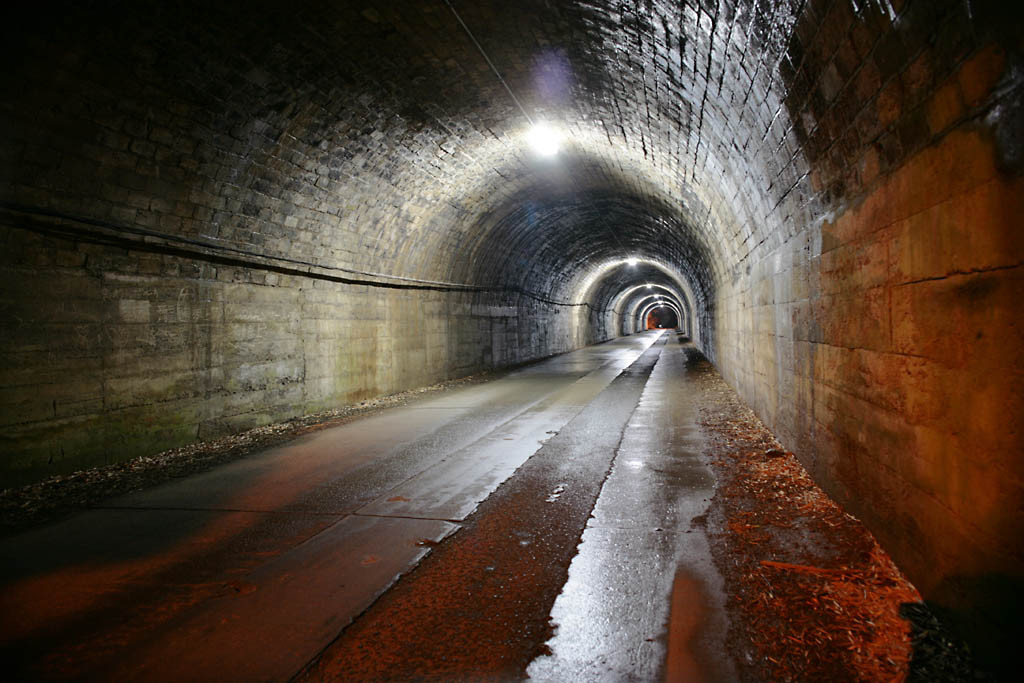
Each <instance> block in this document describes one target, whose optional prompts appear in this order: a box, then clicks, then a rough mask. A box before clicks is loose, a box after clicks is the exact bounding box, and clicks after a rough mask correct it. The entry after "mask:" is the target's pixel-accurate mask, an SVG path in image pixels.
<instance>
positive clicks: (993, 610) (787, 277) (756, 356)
mask: <svg viewBox="0 0 1024 683" xmlns="http://www.w3.org/2000/svg"><path fill="white" fill-rule="evenodd" d="M929 57H930V55H929V53H928V52H927V50H926V51H925V52H924V53H922V54H920V55H919V56H918V57H917V60H916V61H915V62H914V63H913V64H912V67H913V68H916V69H917V70H918V73H916V74H911V75H910V77H909V79H908V77H907V74H906V72H903V73H902V74H893V75H891V77H890V80H889V81H888V82H882V83H879V93H878V94H877V95H876V96H875V97H874V98H873V99H871V100H870V102H869V103H868V105H867V106H866V107H865V111H866V112H867V115H869V116H872V117H877V119H878V120H880V121H881V123H880V124H878V125H880V127H881V131H882V132H881V134H880V135H879V136H878V137H876V138H875V139H874V141H873V142H871V143H870V144H867V145H864V146H863V147H858V148H856V149H855V150H853V152H852V153H851V158H849V159H847V163H848V166H846V169H847V170H846V171H845V174H846V177H845V180H844V182H845V183H846V184H845V185H844V187H843V189H844V192H845V194H844V196H843V197H842V202H841V203H839V204H838V207H837V208H836V210H835V211H834V213H830V214H826V215H822V216H821V217H820V219H819V221H818V223H817V224H815V225H810V226H806V227H805V229H803V230H802V231H800V232H798V233H797V234H796V235H795V236H794V237H793V238H792V239H790V240H789V241H788V242H787V243H786V244H783V245H782V246H781V247H779V248H777V249H774V250H772V251H768V252H765V253H762V254H759V255H758V256H759V258H758V259H757V260H756V262H755V263H754V264H753V266H752V269H751V274H750V278H749V279H742V280H739V281H738V282H735V283H733V284H732V286H729V287H727V288H726V291H724V292H723V296H722V300H721V302H720V304H719V311H718V317H717V325H718V334H719V338H720V339H721V340H722V342H721V345H720V350H719V354H718V355H719V359H720V367H721V368H722V370H723V372H724V374H725V376H726V377H727V378H728V380H729V381H730V382H731V383H732V384H733V385H734V386H736V387H737V388H738V389H739V390H740V393H741V394H742V395H743V396H744V397H745V398H746V399H747V401H748V402H749V403H750V404H751V405H752V406H753V407H754V409H755V410H756V411H757V413H758V414H759V415H760V416H761V417H762V418H763V419H764V420H765V422H766V423H767V424H768V425H770V427H771V428H772V429H773V430H774V431H775V432H776V433H777V434H778V435H779V438H780V439H781V440H782V441H783V442H784V443H785V444H786V445H787V446H788V447H790V448H792V449H793V450H794V451H795V452H796V453H797V455H798V456H799V457H800V459H801V460H802V461H803V462H804V464H805V465H807V467H808V469H809V470H810V471H811V473H812V475H813V476H814V477H815V479H816V480H817V481H818V482H819V483H821V484H822V486H824V487H825V489H826V490H827V491H829V493H831V494H832V495H833V496H834V497H835V498H836V499H837V500H839V501H840V502H841V503H842V504H843V506H844V507H845V508H846V509H848V510H850V511H851V512H852V513H854V514H855V515H857V516H858V517H860V518H861V519H862V520H864V522H865V524H867V526H868V527H869V528H871V529H872V531H874V533H875V534H876V536H877V537H878V538H879V541H880V542H881V543H882V545H883V546H884V547H885V548H886V549H887V550H888V551H889V552H890V553H891V554H892V556H893V557H894V558H895V559H896V561H897V562H898V564H899V565H900V567H901V568H902V569H903V570H904V571H905V572H906V573H907V574H908V575H909V576H910V577H911V578H912V579H913V580H914V582H915V583H916V585H917V586H918V587H919V589H920V590H921V591H922V593H923V594H924V595H925V596H926V598H928V599H929V600H930V601H932V602H933V603H934V604H935V605H936V606H937V607H939V608H940V609H942V610H946V611H948V612H949V613H950V614H952V615H953V616H954V619H955V623H957V624H958V625H959V627H960V629H961V631H962V633H963V634H965V635H967V636H970V637H972V640H973V641H974V646H975V648H976V649H977V650H979V651H980V654H982V655H983V656H984V657H985V658H986V659H987V660H988V661H989V662H990V663H993V662H1000V661H1001V662H1002V664H994V665H995V666H997V667H998V666H1007V667H1009V666H1011V663H1010V661H1009V659H1008V658H1007V652H1008V651H1007V649H1006V647H1007V644H1008V643H1009V642H1012V640H1013V638H1015V637H1016V636H1015V635H1013V634H1019V630H1020V617H1019V615H1020V611H1021V608H1022V604H1021V597H1020V596H1021V592H1020V586H1021V580H1022V577H1024V546H1022V545H1021V544H1020V543H1019V539H1022V538H1024V513H1022V507H1021V506H1022V503H1024V499H1022V490H1024V457H1022V454H1024V390H1022V384H1021V381H1022V379H1024V376H1022V369H1024V327H1022V324H1021V321H1022V320H1024V270H1022V264H1024V230H1022V227H1021V226H1022V223H1021V216H1022V215H1024V179H1022V176H1021V168H1022V167H1021V156H1020V154H1021V151H1020V150H1021V147H1020V139H1021V138H1020V135H1021V133H1020V131H1021V130H1022V129H1024V128H1022V127H1021V115H1020V112H1019V102H1020V97H1021V84H1020V80H1019V79H1020V77H1019V75H1018V74H1019V71H1017V70H1019V69H1020V66H1021V63H1020V61H1019V60H1020V55H1019V53H1018V54H1017V55H1016V56H1013V57H1008V56H1007V54H1006V51H1005V49H1004V47H1003V46H1002V45H1000V44H998V43H989V44H987V45H985V46H984V47H982V48H981V49H979V50H977V51H975V52H973V53H971V54H970V55H969V56H968V57H967V58H966V59H964V61H962V62H960V63H958V64H957V65H956V67H955V68H953V69H950V70H949V71H948V72H946V73H942V72H940V73H939V74H934V73H932V74H926V73H922V71H927V69H929V68H931V67H932V65H934V64H935V63H936V62H935V60H934V58H932V59H929ZM1011 60H1016V61H1011ZM922 64H923V65H924V66H922ZM893 93H895V94H893ZM1015 108H1016V113H1013V112H1014V111H1015ZM908 131H909V132H908ZM893 135H895V136H902V137H900V138H899V141H898V142H896V141H893V140H890V139H889V138H890V137H891V136H893ZM893 144H895V145H898V150H899V152H897V153H896V154H890V155H889V157H888V158H886V152H885V147H886V145H893ZM826 168H827V167H826ZM843 173H844V172H843V171H842V170H837V171H836V174H837V175H840V174H843ZM829 181H830V178H829V177H828V171H827V170H825V171H824V172H823V173H821V174H820V175H819V176H818V182H820V183H822V184H825V183H827V182H829ZM823 189H824V188H823ZM1012 539H1017V540H1016V541H1015V540H1012ZM978 634H986V635H985V636H984V637H981V638H978V637H976V636H977V635H978ZM1007 670H1009V669H1007Z"/></svg>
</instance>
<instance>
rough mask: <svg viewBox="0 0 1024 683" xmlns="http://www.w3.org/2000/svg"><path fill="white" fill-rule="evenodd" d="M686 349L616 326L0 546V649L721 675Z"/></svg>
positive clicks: (193, 665)
mask: <svg viewBox="0 0 1024 683" xmlns="http://www.w3.org/2000/svg"><path fill="white" fill-rule="evenodd" d="M686 358H687V356H686V349H685V348H684V346H682V345H681V344H680V343H679V341H678V340H677V339H676V338H675V337H674V335H663V334H662V333H661V332H652V333H645V334H642V335H635V336H632V337H627V338H622V339H618V340H615V341H613V342H608V343H605V344H601V345H597V346H593V347H588V348H586V349H581V350H579V351H576V352H573V353H569V354H564V355H562V356H558V357H555V358H552V359H549V360H547V361H544V362H542V363H538V364H535V365H532V366H530V367H528V368H524V369H521V370H519V371H516V372H513V373H510V374H509V375H507V376H505V377H503V378H501V379H499V380H496V381H493V382H490V383H487V384H483V385H477V386H472V387H463V388H459V389H456V390H453V391H451V392H448V393H445V394H444V395H441V396H438V397H433V398H428V399H425V400H421V401H417V402H415V403H413V404H411V405H408V406H404V407H400V408H392V409H388V410H385V411H382V412H380V413H378V414H375V415H372V416H368V417H364V418H361V419H357V420H354V421H353V422H350V423H348V424H344V425H340V426H337V427H331V428H329V429H324V430H322V431H319V432H316V433H313V434H309V435H306V436H303V437H300V438H298V439H296V440H295V441H293V442H291V443H289V444H287V445H285V446H282V447H277V448H272V449H268V450H267V451H264V452H261V453H257V454H254V455H252V456H249V457H247V458H245V459H243V460H240V461H237V462H234V463H231V464H228V465H224V466H221V467H218V468H216V469H214V470H211V471H209V472H206V473H203V474H200V475H196V476H192V477H188V478H185V479H182V480H179V481H175V482H171V483H169V484H166V485H163V486H160V487H157V488H154V489H150V490H148V491H144V492H140V493H136V494H132V495H129V496H124V497H122V498H119V499H114V500H112V501H108V502H107V503H106V504H104V506H103V507H102V508H98V509H93V510H90V511H88V512H85V513H82V514H79V515H76V516H74V517H71V518H69V519H67V520H64V521H62V522H58V523H56V524H52V525H49V526H46V527H42V528H39V529H36V530H32V531H29V532H26V533H23V534H20V535H18V536H13V537H10V538H6V539H3V540H0V561H2V564H0V582H2V585H0V611H2V613H3V615H4V619H3V622H2V625H0V647H2V655H3V659H4V667H5V668H6V669H7V670H8V671H13V672H14V673H16V675H17V677H19V678H21V679H27V680H62V679H63V680H67V679H76V680H150V681H161V680H268V681H283V680H289V679H291V678H293V677H295V676H296V675H300V676H301V677H303V678H305V679H308V680H319V679H325V678H339V679H341V678H344V679H345V680H358V679H368V680H381V679H388V678H396V677H397V678H403V677H408V676H411V675H419V676H423V677H424V678H428V679H438V680H440V679H451V678H467V677H468V678H472V677H487V678H492V679H496V678H497V679H506V678H513V679H514V678H521V677H523V676H524V675H525V671H526V668H527V666H529V667H530V668H529V674H530V675H531V676H532V677H533V678H536V679H538V680H566V679H570V678H572V679H581V678H582V679H601V678H607V679H616V680H622V679H634V680H658V679H661V678H664V677H668V678H673V677H677V676H692V675H695V674H694V672H697V674H699V676H701V677H702V678H703V679H707V680H716V679H724V678H728V675H729V671H728V670H727V669H723V668H722V665H720V664H714V662H718V661H719V660H721V659H722V657H721V654H722V653H721V652H720V651H719V648H720V646H719V645H718V643H719V642H720V636H721V633H722V632H723V631H724V624H723V623H722V621H721V619H722V618H721V616H720V603H721V599H720V590H721V587H720V581H719V580H718V579H717V577H716V575H715V573H714V569H713V567H712V565H711V564H710V559H709V557H710V556H709V554H708V553H707V549H706V541H704V540H703V536H702V532H701V528H700V524H699V523H695V520H696V521H697V522H699V517H700V515H701V514H702V512H703V510H704V509H705V508H706V505H707V499H708V498H710V487H711V486H712V481H711V479H710V475H709V471H708V470H707V468H706V466H705V465H704V464H703V463H701V462H700V460H699V457H698V456H697V454H696V453H697V449H696V448H695V447H694V439H698V438H699V437H698V435H697V432H696V428H695V427H694V425H693V414H692V413H693V410H692V406H690V405H689V404H688V403H687V401H686V390H685V384H684V381H685V368H686ZM592 514H593V516H591V515H592ZM581 536H582V543H580V541H581ZM577 546H579V552H578V554H577ZM574 558H575V559H574ZM570 563H571V564H570ZM400 577H402V578H401V580H400V581H398V579H399V578H400ZM567 579H568V581H567ZM396 581H398V582H397V584H396ZM389 589H390V590H389ZM698 613H699V614H700V615H702V616H701V618H700V619H694V618H693V615H694V614H698ZM549 615H550V616H551V618H552V619H553V621H554V622H555V623H556V624H557V625H558V628H557V631H555V635H554V637H553V638H552V639H551V640H550V642H549V643H548V644H547V645H545V641H547V640H549V638H550V637H551V635H552V633H551V629H550V625H549V622H548V617H549ZM549 653H550V654H549ZM538 655H541V656H539V657H538ZM531 661H532V662H533V663H532V664H531ZM680 672H682V673H680ZM691 680H699V679H691Z"/></svg>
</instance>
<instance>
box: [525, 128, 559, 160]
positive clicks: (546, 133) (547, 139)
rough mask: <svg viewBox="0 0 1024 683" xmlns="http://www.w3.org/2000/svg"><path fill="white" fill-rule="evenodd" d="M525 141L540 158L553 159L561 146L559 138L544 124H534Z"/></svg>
mask: <svg viewBox="0 0 1024 683" xmlns="http://www.w3.org/2000/svg"><path fill="white" fill-rule="evenodd" d="M526 139H527V141H528V142H529V143H530V147H532V148H533V151H534V152H536V153H537V154H539V155H540V156H542V157H553V156H555V155H556V154H558V149H559V146H560V144H561V137H560V136H559V135H558V133H556V132H555V131H554V129H552V128H551V126H549V125H548V124H546V123H544V122H538V123H535V124H534V125H533V128H531V129H530V132H529V133H527V135H526Z"/></svg>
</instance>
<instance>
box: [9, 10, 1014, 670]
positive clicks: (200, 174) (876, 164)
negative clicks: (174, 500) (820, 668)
mask: <svg viewBox="0 0 1024 683" xmlns="http://www.w3.org/2000/svg"><path fill="white" fill-rule="evenodd" d="M385 4H386V7H375V8H368V7H367V6H365V5H364V4H362V3H344V2H319V1H313V0H309V1H302V2H298V3H279V2H270V1H269V0H253V1H251V2H247V3H245V4H244V7H242V6H241V5H240V4H239V3H234V2H219V3H212V4H211V3H199V2H194V1H191V0H185V1H183V2H178V3H170V2H167V3H140V4H138V6H133V5H119V4H113V3H111V4H109V5H108V4H105V3H92V4H89V5H88V6H87V7H86V6H83V5H82V3H64V2H42V3H36V4H35V5H33V9H28V10H25V11H26V13H27V14H26V16H25V17H23V18H22V19H21V20H20V21H9V22H5V26H4V27H3V29H2V30H3V31H4V36H3V38H4V40H3V41H0V42H2V45H0V50H3V57H4V63H5V64H7V65H11V68H7V69H4V70H3V73H2V74H0V88H2V95H3V96H2V98H0V136H2V140H0V142H2V144H0V199H2V201H3V205H2V206H0V226H2V227H0V240H2V245H3V246H2V251H3V253H2V255H0V273H2V282H3V287H2V289H0V307H2V308H0V311H2V314H3V321H4V322H3V329H2V335H0V349H2V353H3V356H4V359H5V362H4V364H3V368H2V369H0V406H2V419H3V424H4V433H3V436H2V441H0V442H2V443H3V449H4V455H3V459H2V462H0V473H2V475H0V476H2V477H3V479H2V481H3V482H4V483H7V484H10V483H18V482H23V481H29V480H32V479H37V478H39V477H42V476H46V475H47V474H52V473H57V472H64V471H68V470H71V469H75V468H79V467H82V466H87V465H91V464H97V463H104V462H113V461H116V460H121V459H124V458H128V457H132V456H134V455H140V454H144V453H148V452H152V451H155V450H160V449H162V448H166V447H170V446H175V445H179V444H182V443H186V442H188V441H191V440H194V439H197V438H200V439H201V438H207V437H211V436H216V435H220V434H225V433H230V432H233V431H237V430H240V429H244V428H246V427H249V426H252V425H257V424H262V423H265V422H269V421H273V420H280V419H284V418H287V417H290V416H294V415H299V414H302V413H308V412H311V411H315V410H319V409H322V408H327V407H332V406H337V405H340V404H346V403H351V402H354V401H359V400H361V399H363V398H366V397H370V396H376V395H380V394H384V393H389V392H393V391H399V390H402V389H407V388H411V387H415V386H421V385H424V384H429V383H432V382H435V381H438V380H442V379H446V378H451V377H457V376H460V375H465V374H469V373H473V372H477V371H479V370H483V369H486V368H491V367H495V366H501V365H506V364H509V363H515V362H519V361H523V360H528V359H532V358H538V357H542V356H545V355H549V354H552V353H558V352H561V351H565V350H569V349H571V348H575V347H577V346H579V345H582V344H586V343H591V342H595V341H600V340H602V339H606V338H608V337H610V336H614V335H616V334H620V333H628V332H630V331H632V329H633V326H634V325H635V324H636V321H635V320H633V319H632V317H631V316H632V315H633V313H632V311H633V308H634V307H635V306H636V305H637V304H638V303H639V302H640V301H642V296H643V293H642V292H640V293H635V294H631V295H628V296H624V295H623V293H624V292H625V291H627V290H628V289H629V288H631V287H635V286H636V285H638V284H643V283H646V282H655V283H657V284H662V285H665V286H667V287H672V288H676V289H677V290H679V291H680V295H681V297H682V298H684V299H685V301H680V304H681V305H682V307H683V308H685V309H686V310H687V311H688V314H687V315H690V316H692V325H693V329H692V333H693V336H694V338H695V339H696V340H697V341H698V343H699V344H700V345H701V346H702V348H703V349H704V350H705V352H706V353H707V355H708V356H709V357H710V358H712V359H713V360H714V361H715V362H716V363H717V365H718V366H719V367H720V369H721V370H722V372H723V374H724V376H725V377H726V378H727V379H728V380H729V381H730V382H731V383H732V384H733V385H734V386H735V387H737V389H738V390H739V391H740V392H741V394H742V395H743V396H744V397H745V398H746V399H747V400H748V401H749V402H750V404H751V405H752V406H753V407H754V408H755V409H756V410H757V412H758V414H759V415H761V417H762V418H763V419H764V420H765V421H766V422H767V423H768V424H769V425H770V426H771V427H772V428H773V429H774V430H775V431H776V432H777V433H778V434H779V436H780V438H782V439H783V441H784V442H785V443H787V445H788V446H789V447H791V448H792V449H793V450H794V451H795V452H796V453H797V454H798V456H799V457H800V458H801V459H802V461H803V462H804V463H805V464H806V465H807V466H808V467H809V469H810V470H811V471H812V472H813V473H814V475H815V476H816V477H817V479H818V480H819V482H820V483H821V484H822V485H824V486H825V488H826V489H827V490H829V491H830V492H831V493H832V494H833V495H834V496H835V497H836V498H837V499H839V500H840V501H842V502H843V504H844V505H845V506H846V507H847V508H848V509H850V510H851V511H852V512H854V513H855V514H857V515H858V516H860V517H861V518H862V519H864V521H865V522H866V523H867V524H868V525H869V526H870V527H871V528H872V529H873V530H874V531H875V533H876V534H877V535H878V536H879V538H880V540H881V541H882V543H883V544H884V545H885V546H886V548H887V549H888V550H889V551H890V552H891V553H892V554H893V556H894V557H895V558H896V559H897V561H898V562H899V563H900V565H901V566H902V567H903V568H904V569H905V570H906V571H907V572H908V573H909V574H910V576H911V577H912V579H913V580H914V581H915V582H916V583H917V584H918V585H919V587H921V588H922V590H923V591H924V592H925V594H926V595H927V596H928V597H929V598H930V599H932V600H934V601H935V602H936V603H937V604H938V605H940V606H942V607H946V608H948V609H949V610H951V613H952V614H954V615H955V618H956V619H957V621H958V623H960V624H961V625H962V626H963V627H964V628H965V630H967V631H976V632H983V633H988V634H999V633H1004V634H1005V633H1008V632H1009V628H1008V626H1007V625H1006V623H1003V622H1004V621H1005V619H1006V618H1007V615H1008V614H1016V613H1018V612H1019V608H1020V605H1019V602H1017V603H1014V602H1013V601H1012V600H1008V599H1007V596H1012V595H1014V594H1019V593H1020V590H1019V587H1020V584H1021V577H1022V576H1024V568H1022V567H1024V559H1022V557H1021V551H1020V543H1019V541H1018V539H1019V538H1021V537H1024V521H1022V517H1024V516H1022V513H1021V502H1022V482H1021V479H1022V474H1024V473H1022V462H1024V461H1022V458H1021V453H1022V452H1024V443H1022V436H1021V418H1022V415H1024V398H1022V393H1021V391H1020V389H1019V383H1020V379H1021V378H1020V368H1021V367H1024V364H1022V362H1021V361H1022V358H1021V349H1024V344H1022V341H1024V340H1022V339H1021V330H1020V326H1019V323H1018V322H1017V321H1018V320H1019V319H1021V318H1022V316H1021V313H1022V306H1021V303H1020V302H1021V301H1022V300H1024V296H1022V294H1024V292H1022V284H1021V282H1022V279H1021V263H1022V260H1024V259H1022V253H1024V240H1022V235H1024V231H1021V229H1020V216H1021V215H1022V212H1021V209H1022V208H1024V207H1022V206H1021V197H1022V196H1024V192H1022V190H1024V188H1022V183H1021V149H1024V145H1022V140H1021V133H1020V131H1021V130H1024V124H1022V121H1021V112H1022V110H1024V107H1022V106H1021V97H1022V84H1021V83H1022V77H1021V73H1022V69H1024V64H1022V60H1021V53H1022V49H1021V38H1020V36H1021V35H1024V32H1022V31H1021V30H1020V29H1021V21H1020V17H1019V15H1017V14H1014V12H1015V10H1013V9H1011V8H1010V7H1009V6H1008V5H1007V4H1006V3H999V2H990V1H980V2H979V1H974V0H972V2H970V3H965V2H962V1H960V0H937V1H934V2H903V1H897V0H806V1H803V0H792V1H787V2H751V1H748V0H712V1H710V2H693V1H692V0H687V1H680V2H674V3H660V2H653V1H651V0H639V1H637V2H625V3H622V2H615V3H611V2H605V1H604V0H593V1H591V2H576V1H571V0H566V1H565V2H542V1H541V0H524V1H523V2H515V3H491V2H474V3H468V2H467V3H454V4H455V6H456V7H457V8H458V10H459V12H460V13H461V15H462V17H463V19H464V20H465V21H466V23H467V25H469V26H470V27H471V28H472V30H473V31H474V33H475V34H476V35H477V38H478V39H479V40H480V42H481V44H483V45H484V46H485V49H486V50H487V51H488V55H489V56H490V57H491V59H492V60H493V61H494V63H495V64H496V65H497V66H498V68H499V69H500V71H501V73H502V76H503V78H504V79H505V80H506V81H507V82H508V84H509V85H510V87H511V88H512V89H513V91H514V92H516V93H517V96H518V97H519V99H520V101H521V102H522V104H523V107H524V108H525V109H526V111H527V112H528V113H529V114H530V115H531V117H533V118H534V119H543V120H546V121H548V122H550V123H551V124H552V125H553V126H554V127H555V128H556V129H557V130H559V131H561V133H562V134H563V136H564V141H563V142H564V144H563V150H562V152H561V153H560V154H559V155H558V156H557V157H555V158H554V159H541V158H538V157H537V156H536V155H535V154H533V153H532V152H531V151H530V150H529V147H528V146H527V145H526V144H525V142H524V136H525V132H526V130H527V127H528V125H527V121H526V119H525V117H524V115H523V113H522V112H521V111H520V110H519V109H518V108H517V107H516V105H515V103H513V102H512V100H511V98H509V96H508V94H507V92H505V90H504V88H503V86H502V85H501V83H500V82H499V81H498V79H497V78H496V77H495V75H494V74H493V73H492V72H491V70H490V68H489V67H488V66H487V64H486V63H485V62H484V61H483V59H482V58H481V56H480V54H479V53H478V52H477V51H476V49H475V47H474V46H473V44H472V43H471V42H470V41H469V40H468V39H467V37H466V36H465V35H464V34H463V33H462V31H461V29H460V28H459V26H458V24H457V22H455V20H454V18H453V16H452V15H451V12H450V10H449V9H448V7H447V6H446V5H445V4H444V3H443V2H440V1H438V2H420V1H415V2H414V1H413V0H407V1H402V0H400V1H397V2H389V3H385ZM463 4H464V5H465V6H464V7H463V6H462V5H463ZM630 256H638V257H641V258H644V259H648V260H650V261H651V262H658V263H661V264H667V265H668V271H669V272H665V271H663V270H659V269H657V268H652V267H648V266H641V267H628V266H623V265H619V266H610V265H609V264H614V263H615V262H617V261H621V259H623V258H626V257H630ZM416 281H419V282H416ZM684 290H685V291H684ZM1007 607H1009V608H1010V609H1009V610H1007V609H1006V608H1007ZM1013 610H1017V612H1013ZM1001 620H1002V621H1001ZM1013 623H1016V622H1013ZM1004 642H1006V641H1005V640H1000V639H999V638H993V639H986V638H982V639H979V640H978V647H980V648H981V649H982V650H983V651H984V654H985V655H987V656H989V658H990V660H991V661H997V660H998V650H999V648H1000V647H1003V646H1002V645H1001V643H1004ZM989 646H991V647H989Z"/></svg>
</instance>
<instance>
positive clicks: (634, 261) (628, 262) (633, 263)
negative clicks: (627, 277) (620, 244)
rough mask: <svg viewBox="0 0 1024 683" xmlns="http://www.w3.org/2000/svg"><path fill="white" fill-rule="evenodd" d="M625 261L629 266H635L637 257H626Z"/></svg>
mask: <svg viewBox="0 0 1024 683" xmlns="http://www.w3.org/2000/svg"><path fill="white" fill-rule="evenodd" d="M626 263H627V264H628V265H630V266H635V265H636V264H637V259H635V258H628V259H626Z"/></svg>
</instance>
